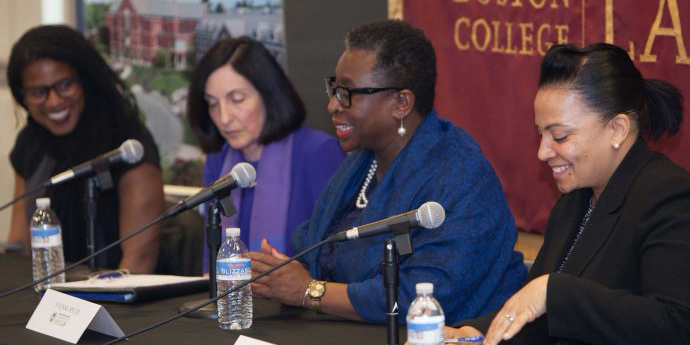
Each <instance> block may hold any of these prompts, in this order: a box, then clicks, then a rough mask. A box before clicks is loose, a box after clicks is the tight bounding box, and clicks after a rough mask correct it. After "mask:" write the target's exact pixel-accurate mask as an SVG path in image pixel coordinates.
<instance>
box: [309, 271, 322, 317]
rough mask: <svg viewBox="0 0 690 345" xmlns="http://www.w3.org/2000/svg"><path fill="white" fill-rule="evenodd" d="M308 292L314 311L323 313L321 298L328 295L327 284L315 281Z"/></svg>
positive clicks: (310, 284)
mask: <svg viewBox="0 0 690 345" xmlns="http://www.w3.org/2000/svg"><path fill="white" fill-rule="evenodd" d="M307 292H308V293H309V299H310V300H311V309H314V310H315V311H316V312H317V313H321V297H323V295H325V294H326V282H325V281H323V280H315V279H314V280H312V281H310V282H309V288H307Z"/></svg>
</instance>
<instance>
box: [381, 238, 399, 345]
mask: <svg viewBox="0 0 690 345" xmlns="http://www.w3.org/2000/svg"><path fill="white" fill-rule="evenodd" d="M396 247H397V246H396V245H395V241H394V240H392V239H387V240H386V243H385V244H384V246H383V263H382V264H381V266H382V269H383V286H384V287H385V288H386V326H387V329H386V331H387V334H388V345H398V344H400V336H399V330H398V286H400V275H399V269H400V267H399V266H398V256H397V255H396V252H395V251H396Z"/></svg>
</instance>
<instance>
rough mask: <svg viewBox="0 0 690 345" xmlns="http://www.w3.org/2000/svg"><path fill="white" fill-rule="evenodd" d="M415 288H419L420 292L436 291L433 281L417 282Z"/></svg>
mask: <svg viewBox="0 0 690 345" xmlns="http://www.w3.org/2000/svg"><path fill="white" fill-rule="evenodd" d="M415 288H416V289H417V293H418V294H420V293H433V292H434V284H432V283H417V285H415Z"/></svg>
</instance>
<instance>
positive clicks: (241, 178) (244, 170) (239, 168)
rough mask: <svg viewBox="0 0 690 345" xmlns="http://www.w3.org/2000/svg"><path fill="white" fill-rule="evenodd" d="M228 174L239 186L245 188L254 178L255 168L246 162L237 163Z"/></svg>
mask: <svg viewBox="0 0 690 345" xmlns="http://www.w3.org/2000/svg"><path fill="white" fill-rule="evenodd" d="M230 175H231V176H232V177H233V178H234V179H235V181H237V185H238V186H240V187H241V188H247V187H249V185H251V184H252V183H254V180H256V170H255V169H254V167H253V166H252V165H251V164H249V163H246V162H242V163H238V164H237V165H235V166H234V167H233V168H232V171H231V172H230Z"/></svg>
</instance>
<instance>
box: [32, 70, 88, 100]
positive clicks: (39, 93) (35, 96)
mask: <svg viewBox="0 0 690 345" xmlns="http://www.w3.org/2000/svg"><path fill="white" fill-rule="evenodd" d="M50 90H55V92H56V93H57V94H58V95H59V96H60V97H62V98H72V97H74V96H75V95H76V94H77V93H78V92H79V81H78V80H77V78H74V77H67V78H62V79H60V80H58V81H56V82H55V83H53V85H47V86H33V87H27V88H25V89H23V90H22V94H23V95H24V101H25V102H26V103H30V104H42V103H43V102H45V101H46V100H47V99H48V95H49V94H50Z"/></svg>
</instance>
